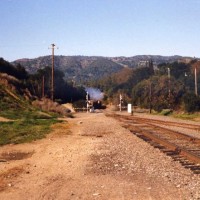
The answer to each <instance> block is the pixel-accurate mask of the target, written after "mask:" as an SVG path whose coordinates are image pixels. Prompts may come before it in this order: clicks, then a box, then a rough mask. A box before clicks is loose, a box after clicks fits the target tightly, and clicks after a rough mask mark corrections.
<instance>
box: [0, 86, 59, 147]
mask: <svg viewBox="0 0 200 200" xmlns="http://www.w3.org/2000/svg"><path fill="white" fill-rule="evenodd" d="M0 89H2V87H0ZM14 95H16V96H15V97H14ZM0 116H1V117H4V118H7V119H10V121H6V122H0V146H2V145H5V144H11V143H12V144H18V143H24V142H30V141H33V140H37V139H41V138H44V137H45V135H46V134H48V133H49V132H50V131H51V125H52V124H55V123H57V122H60V121H59V120H57V117H58V115H56V114H52V113H46V112H41V111H39V110H38V109H36V108H34V107H32V106H31V105H30V104H29V103H28V102H27V101H25V100H24V99H23V98H21V97H20V96H19V95H17V94H14V93H13V94H12V95H10V94H8V93H5V92H4V91H3V90H0Z"/></svg>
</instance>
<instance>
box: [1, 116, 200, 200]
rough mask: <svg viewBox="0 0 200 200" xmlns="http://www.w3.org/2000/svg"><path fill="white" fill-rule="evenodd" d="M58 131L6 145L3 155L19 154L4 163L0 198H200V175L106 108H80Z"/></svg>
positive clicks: (23, 199)
mask: <svg viewBox="0 0 200 200" xmlns="http://www.w3.org/2000/svg"><path fill="white" fill-rule="evenodd" d="M53 130H54V131H53V132H52V133H51V134H50V135H49V136H48V137H47V138H45V139H43V140H39V141H35V142H32V143H29V144H20V145H7V146H4V147H1V148H0V155H1V156H2V155H4V157H5V155H7V157H9V155H12V156H13V155H14V156H15V157H14V158H15V159H14V158H13V159H10V160H8V161H7V162H3V161H2V162H0V199H4V200H9V199H16V200H18V199H20V200H25V199H31V200H32V199H34V200H36V199H37V200H38V199H44V200H45V199H59V200H62V199H63V200H65V199H66V200H68V199H70V200H71V199H72V200H73V199H87V200H90V199H103V200H104V199H105V200H108V199H111V200H118V199H119V200H122V199H123V200H124V199H125V200H126V199H127V200H129V199H130V200H134V199H136V200H147V199H153V200H154V199H155V200H160V199H164V200H174V199H177V200H179V199H180V200H183V199H187V200H188V199H199V198H200V191H199V188H200V176H199V175H194V174H192V172H190V170H187V169H185V168H183V167H182V166H181V165H180V164H179V163H178V162H174V161H173V160H172V159H171V158H170V157H168V156H166V155H164V154H163V153H161V152H160V151H159V150H158V149H154V148H153V147H151V146H150V145H149V144H147V143H145V142H144V141H142V140H140V139H139V138H137V137H136V136H134V135H132V134H131V133H130V132H129V131H128V130H126V129H124V128H122V127H121V125H120V124H119V122H117V121H116V120H114V119H112V118H109V117H106V116H105V114H104V113H77V114H75V118H73V119H67V120H66V121H64V122H63V123H62V124H58V125H54V127H53ZM20 153H21V154H20ZM22 153H23V154H22ZM20 155H21V157H20ZM17 158H21V159H17ZM2 160H3V158H2Z"/></svg>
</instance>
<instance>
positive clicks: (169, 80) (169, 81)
mask: <svg viewBox="0 0 200 200" xmlns="http://www.w3.org/2000/svg"><path fill="white" fill-rule="evenodd" d="M167 71H168V83H169V86H168V87H169V90H168V98H169V106H170V99H171V74H170V68H169V67H168V68H167Z"/></svg>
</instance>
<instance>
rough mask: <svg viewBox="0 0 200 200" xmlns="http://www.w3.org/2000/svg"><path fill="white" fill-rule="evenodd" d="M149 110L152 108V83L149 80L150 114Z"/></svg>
mask: <svg viewBox="0 0 200 200" xmlns="http://www.w3.org/2000/svg"><path fill="white" fill-rule="evenodd" d="M151 110H152V83H151V81H150V84H149V113H150V114H151Z"/></svg>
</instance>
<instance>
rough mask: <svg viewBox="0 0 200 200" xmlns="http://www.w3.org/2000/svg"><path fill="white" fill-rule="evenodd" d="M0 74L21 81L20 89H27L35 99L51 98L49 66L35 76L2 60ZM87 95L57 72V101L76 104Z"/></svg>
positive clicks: (55, 85) (0, 61) (55, 79)
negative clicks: (75, 102)
mask: <svg viewBox="0 0 200 200" xmlns="http://www.w3.org/2000/svg"><path fill="white" fill-rule="evenodd" d="M0 73H6V74H8V75H11V76H14V77H16V78H17V79H19V80H20V82H21V84H20V86H19V87H23V88H27V89H28V90H29V91H30V93H31V94H32V96H33V98H42V97H46V98H50V97H51V67H49V66H45V67H44V68H42V69H39V70H38V71H37V72H36V73H34V74H29V73H28V72H27V71H26V69H25V68H24V67H23V66H22V65H21V64H17V65H16V66H14V65H12V64H10V63H9V62H7V61H5V60H4V59H3V58H0ZM43 83H44V84H43ZM43 95H44V96H43ZM85 95H86V92H85V88H84V87H81V86H74V84H73V82H70V81H69V82H68V81H67V80H65V79H64V73H63V72H62V71H60V70H55V72H54V98H55V100H56V101H58V102H60V103H66V102H74V101H78V100H80V99H84V98H85Z"/></svg>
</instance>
